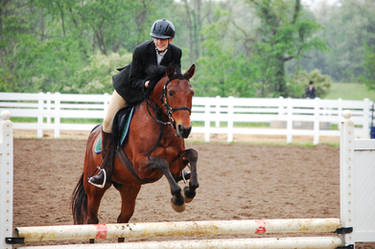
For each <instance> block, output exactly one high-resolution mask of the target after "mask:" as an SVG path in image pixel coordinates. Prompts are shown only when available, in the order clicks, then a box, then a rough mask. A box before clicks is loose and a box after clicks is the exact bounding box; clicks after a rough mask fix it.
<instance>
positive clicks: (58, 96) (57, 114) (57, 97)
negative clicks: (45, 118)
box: [54, 92, 61, 138]
mask: <svg viewBox="0 0 375 249" xmlns="http://www.w3.org/2000/svg"><path fill="white" fill-rule="evenodd" d="M60 100H61V94H60V93H59V92H57V93H55V108H54V109H55V125H54V133H55V138H59V137H60V129H61V127H60V126H61V124H60V112H61V110H60Z"/></svg>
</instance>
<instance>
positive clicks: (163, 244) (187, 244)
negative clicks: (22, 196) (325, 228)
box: [18, 237, 343, 249]
mask: <svg viewBox="0 0 375 249" xmlns="http://www.w3.org/2000/svg"><path fill="white" fill-rule="evenodd" d="M342 245H343V241H342V240H341V239H340V238H339V237H292V238H290V237H289V238H255V239H254V238H253V239H213V240H177V241H149V242H127V243H118V244H104V243H103V244H78V245H60V246H34V247H18V249H68V248H69V249H95V248H100V249H145V248H147V249H202V248H215V249H241V248H246V249H271V248H272V249H288V248H291V249H296V248H299V249H305V248H306V249H307V248H309V249H311V248H315V249H320V248H328V249H335V248H337V247H339V246H342Z"/></svg>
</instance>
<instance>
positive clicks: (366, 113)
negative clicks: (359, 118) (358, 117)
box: [361, 98, 371, 139]
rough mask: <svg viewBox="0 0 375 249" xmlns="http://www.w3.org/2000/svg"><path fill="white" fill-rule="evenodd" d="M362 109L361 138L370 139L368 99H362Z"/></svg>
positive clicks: (369, 103)
mask: <svg viewBox="0 0 375 249" xmlns="http://www.w3.org/2000/svg"><path fill="white" fill-rule="evenodd" d="M363 101H364V108H363V122H364V123H363V126H362V133H363V135H362V136H361V137H363V138H366V139H369V138H370V122H371V119H370V115H371V112H370V106H371V102H370V100H369V99H367V98H366V99H364V100H363Z"/></svg>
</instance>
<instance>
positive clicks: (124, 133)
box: [95, 106, 134, 154]
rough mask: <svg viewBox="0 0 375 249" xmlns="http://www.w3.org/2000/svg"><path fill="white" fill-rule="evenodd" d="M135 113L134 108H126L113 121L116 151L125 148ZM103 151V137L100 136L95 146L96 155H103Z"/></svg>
mask: <svg viewBox="0 0 375 249" xmlns="http://www.w3.org/2000/svg"><path fill="white" fill-rule="evenodd" d="M133 113H134V106H126V107H124V108H122V109H120V110H119V111H118V112H117V113H116V115H115V117H114V119H113V126H112V134H113V143H114V145H115V148H116V149H117V148H119V147H122V146H124V144H125V143H126V140H127V137H128V133H129V127H130V122H131V119H132V117H133ZM101 151H102V136H98V138H97V141H96V145H95V153H96V154H99V153H101Z"/></svg>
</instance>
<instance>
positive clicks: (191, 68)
mask: <svg viewBox="0 0 375 249" xmlns="http://www.w3.org/2000/svg"><path fill="white" fill-rule="evenodd" d="M194 72H195V64H193V65H191V67H190V68H189V70H187V71H186V73H184V77H185V78H186V79H190V78H191V77H193V75H194Z"/></svg>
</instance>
